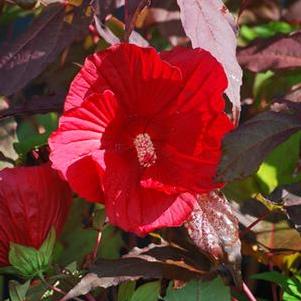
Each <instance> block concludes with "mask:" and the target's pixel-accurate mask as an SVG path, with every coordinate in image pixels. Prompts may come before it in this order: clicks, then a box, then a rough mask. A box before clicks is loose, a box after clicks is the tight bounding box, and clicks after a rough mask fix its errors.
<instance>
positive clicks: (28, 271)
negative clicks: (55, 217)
mask: <svg viewBox="0 0 301 301" xmlns="http://www.w3.org/2000/svg"><path fill="white" fill-rule="evenodd" d="M55 237H56V235H55V229H54V228H51V230H50V232H49V234H48V235H47V238H46V239H45V241H44V242H43V244H42V245H41V247H40V249H39V250H36V249H35V248H32V247H26V246H22V245H20V244H17V243H10V250H9V255H8V259H9V262H10V264H11V265H12V268H14V269H15V270H17V273H16V274H18V275H20V276H22V277H24V278H34V277H36V276H40V275H42V274H43V273H44V272H45V271H46V270H48V268H49V264H50V263H51V260H52V254H53V250H54V245H55Z"/></svg>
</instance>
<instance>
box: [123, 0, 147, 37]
mask: <svg viewBox="0 0 301 301" xmlns="http://www.w3.org/2000/svg"><path fill="white" fill-rule="evenodd" d="M148 5H150V0H125V7H124V9H125V20H124V23H125V37H124V39H125V41H128V40H129V38H130V35H131V33H132V31H133V29H134V28H135V23H136V20H137V17H138V15H139V14H140V12H141V11H142V10H143V9H144V8H145V7H146V6H148Z"/></svg>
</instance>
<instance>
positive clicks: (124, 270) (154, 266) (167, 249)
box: [62, 241, 217, 301]
mask: <svg viewBox="0 0 301 301" xmlns="http://www.w3.org/2000/svg"><path fill="white" fill-rule="evenodd" d="M198 255H199V261H198V263H195V261H194V260H191V258H190V252H189V250H186V249H184V248H182V247H179V246H176V245H169V244H168V243H167V242H165V241H163V242H162V244H161V245H155V244H150V245H149V246H148V247H146V248H143V249H139V248H134V249H133V250H132V251H131V252H130V253H129V254H127V255H125V256H123V258H119V259H115V260H108V259H99V260H97V262H96V264H95V265H94V266H93V267H92V268H91V269H90V271H89V272H90V273H89V274H87V275H86V276H85V277H84V278H83V279H82V280H81V281H80V282H79V283H78V284H77V285H76V286H75V287H74V288H73V289H72V290H70V291H69V292H68V294H67V295H66V296H65V297H64V298H63V299H62V301H66V300H70V299H71V298H74V297H77V296H79V295H83V294H86V293H88V292H89V291H91V290H93V289H95V288H97V287H103V288H107V287H110V286H115V285H118V284H119V283H121V282H124V281H129V280H132V281H133V280H138V279H140V278H143V279H151V278H160V279H161V278H166V279H171V280H172V279H176V280H180V281H184V282H187V281H189V280H191V279H201V278H204V279H205V278H206V279H208V278H213V277H214V276H216V274H217V272H216V271H215V270H213V271H210V270H211V268H212V263H211V262H210V260H209V259H208V258H207V257H205V256H204V255H202V254H201V253H198Z"/></svg>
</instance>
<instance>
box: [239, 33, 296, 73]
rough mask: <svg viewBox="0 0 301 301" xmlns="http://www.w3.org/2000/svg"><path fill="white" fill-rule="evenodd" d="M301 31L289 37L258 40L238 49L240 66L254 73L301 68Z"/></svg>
mask: <svg viewBox="0 0 301 301" xmlns="http://www.w3.org/2000/svg"><path fill="white" fill-rule="evenodd" d="M300 49H301V31H299V32H296V33H293V34H291V35H289V36H276V37H273V38H271V39H258V40H255V41H254V42H253V43H251V45H250V46H248V47H245V48H240V49H238V52H237V57H238V62H239V63H240V65H241V66H242V67H244V68H246V69H248V70H251V71H253V72H262V71H266V70H278V69H287V68H296V67H301V52H300Z"/></svg>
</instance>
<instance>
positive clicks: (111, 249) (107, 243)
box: [59, 199, 124, 266]
mask: <svg viewBox="0 0 301 301" xmlns="http://www.w3.org/2000/svg"><path fill="white" fill-rule="evenodd" d="M89 206H90V204H88V203H87V202H85V201H84V200H81V199H75V200H74V201H73V204H72V207H71V210H70V214H69V217H70V218H69V219H68V221H67V223H66V225H65V227H64V231H63V234H62V235H61V237H60V241H61V242H62V243H63V245H64V249H63V251H62V253H61V255H60V257H59V263H60V264H61V265H63V266H66V265H67V264H69V263H70V262H72V261H77V262H78V263H80V262H82V260H83V259H84V257H85V256H86V255H87V254H89V253H91V252H92V250H93V247H94V244H95V240H96V237H97V231H95V230H94V229H87V228H85V225H84V224H83V222H84V221H85V219H88V218H89V216H85V212H89V210H90V208H89ZM121 233H122V232H121V231H120V230H119V229H117V228H115V227H113V226H111V225H106V226H105V227H104V229H103V231H102V238H101V245H100V250H99V255H100V256H101V257H104V258H110V259H114V258H118V257H119V252H120V249H121V247H122V246H123V245H124V242H123V240H122V235H121Z"/></svg>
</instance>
